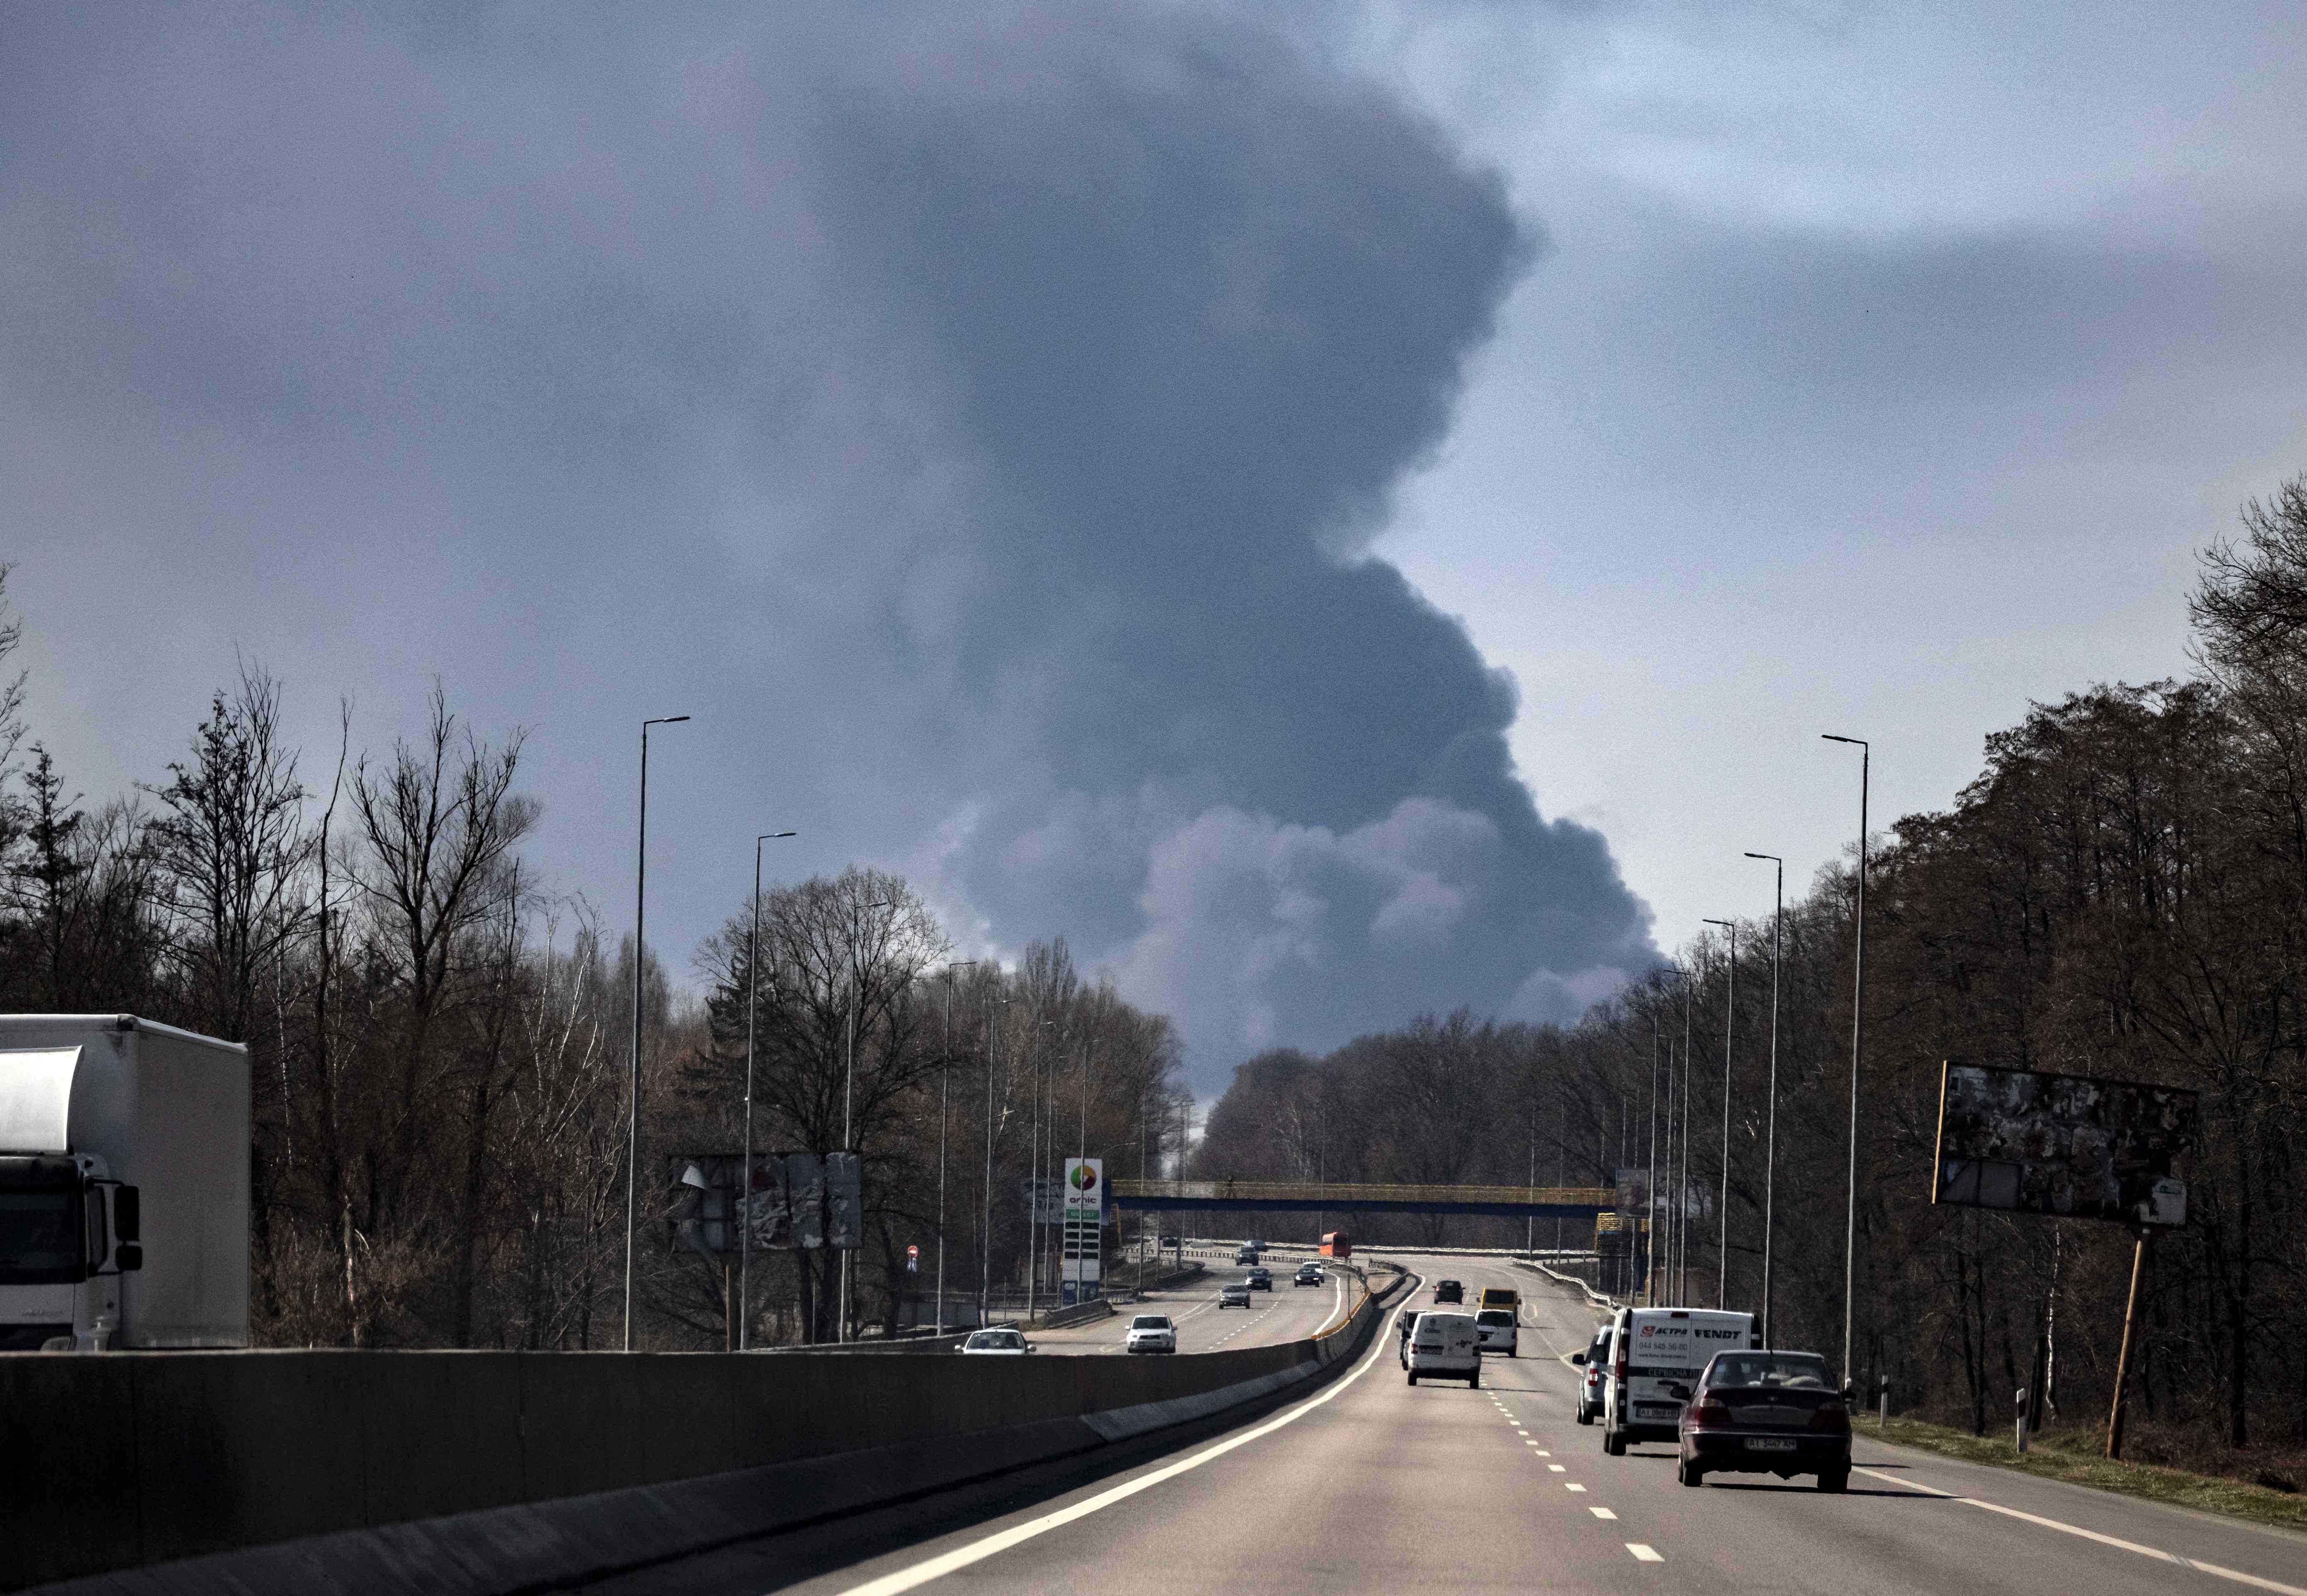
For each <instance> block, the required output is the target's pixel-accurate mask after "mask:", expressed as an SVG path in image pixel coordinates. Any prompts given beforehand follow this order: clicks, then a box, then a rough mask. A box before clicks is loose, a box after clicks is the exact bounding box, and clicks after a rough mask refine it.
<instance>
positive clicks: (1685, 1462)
mask: <svg viewBox="0 0 2307 1596" xmlns="http://www.w3.org/2000/svg"><path fill="white" fill-rule="evenodd" d="M1678 1439H1679V1441H1680V1443H1681V1450H1682V1457H1681V1461H1680V1463H1679V1464H1677V1468H1676V1472H1675V1478H1676V1479H1677V1480H1679V1481H1682V1482H1683V1483H1684V1484H1685V1485H1703V1484H1704V1483H1705V1482H1706V1476H1707V1475H1709V1474H1776V1475H1777V1476H1779V1478H1780V1479H1781V1480H1791V1479H1793V1478H1794V1477H1795V1476H1796V1475H1797V1474H1816V1475H1817V1476H1818V1488H1819V1489H1821V1490H1838V1491H1839V1490H1848V1489H1849V1488H1850V1405H1849V1402H1848V1397H1847V1395H1846V1394H1845V1393H1843V1392H1840V1391H1838V1390H1836V1389H1835V1388H1834V1386H1833V1383H1832V1379H1831V1376H1830V1375H1829V1374H1828V1371H1827V1367H1826V1360H1825V1359H1824V1358H1822V1357H1821V1356H1820V1355H1819V1354H1818V1353H1776V1352H1751V1351H1749V1352H1735V1353H1716V1354H1715V1355H1714V1357H1713V1358H1712V1359H1711V1361H1709V1362H1708V1363H1707V1365H1706V1367H1705V1370H1703V1372H1702V1374H1701V1375H1700V1377H1699V1380H1698V1385H1697V1387H1696V1398H1695V1400H1694V1401H1693V1402H1692V1403H1691V1404H1690V1406H1689V1408H1688V1409H1687V1411H1685V1413H1684V1414H1683V1416H1682V1423H1681V1428H1680V1434H1679V1436H1678Z"/></svg>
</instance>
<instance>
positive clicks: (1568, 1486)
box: [1562, 1480, 1586, 1490]
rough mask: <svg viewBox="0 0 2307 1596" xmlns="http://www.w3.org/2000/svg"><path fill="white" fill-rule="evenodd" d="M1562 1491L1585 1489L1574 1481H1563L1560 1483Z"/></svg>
mask: <svg viewBox="0 0 2307 1596" xmlns="http://www.w3.org/2000/svg"><path fill="white" fill-rule="evenodd" d="M1562 1489H1565V1490H1584V1489H1586V1488H1585V1487H1584V1486H1582V1485H1581V1484H1579V1483H1578V1482H1577V1481H1574V1480H1565V1481H1563V1482H1562Z"/></svg>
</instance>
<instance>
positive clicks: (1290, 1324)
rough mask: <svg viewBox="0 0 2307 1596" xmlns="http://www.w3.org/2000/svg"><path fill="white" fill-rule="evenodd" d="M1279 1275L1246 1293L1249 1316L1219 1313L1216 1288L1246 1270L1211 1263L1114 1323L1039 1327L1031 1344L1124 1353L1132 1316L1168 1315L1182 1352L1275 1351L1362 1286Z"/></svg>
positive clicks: (1286, 1268)
mask: <svg viewBox="0 0 2307 1596" xmlns="http://www.w3.org/2000/svg"><path fill="white" fill-rule="evenodd" d="M1266 1267H1268V1268H1269V1269H1271V1270H1272V1271H1273V1272H1274V1289H1273V1290H1272V1291H1270V1292H1265V1291H1254V1292H1252V1293H1249V1307H1248V1310H1247V1311H1245V1310H1242V1309H1239V1308H1220V1307H1219V1306H1218V1288H1219V1287H1220V1286H1222V1285H1229V1284H1235V1283H1237V1282H1239V1281H1242V1280H1245V1279H1247V1278H1248V1276H1249V1268H1248V1265H1242V1266H1240V1267H1236V1266H1234V1265H1233V1264H1231V1263H1228V1264H1219V1263H1217V1262H1215V1261H1212V1262H1211V1264H1210V1267H1209V1270H1208V1272H1207V1273H1206V1274H1205V1275H1204V1276H1202V1277H1201V1278H1200V1279H1198V1280H1196V1281H1195V1282H1193V1284H1190V1285H1188V1286H1184V1287H1181V1288H1179V1290H1176V1291H1166V1292H1147V1293H1145V1299H1144V1300H1143V1301H1142V1302H1138V1303H1136V1305H1134V1306H1130V1305H1119V1306H1117V1307H1116V1308H1115V1310H1114V1315H1113V1317H1112V1318H1111V1319H1092V1320H1091V1321H1090V1322H1089V1323H1088V1324H1085V1325H1072V1326H1068V1327H1067V1328H1065V1329H1062V1330H1035V1331H1034V1332H1033V1345H1034V1346H1035V1347H1036V1348H1038V1349H1039V1350H1040V1351H1042V1352H1044V1353H1074V1354H1076V1355H1078V1354H1081V1353H1120V1352H1122V1351H1123V1350H1124V1349H1123V1345H1122V1344H1123V1341H1124V1339H1125V1338H1126V1337H1127V1336H1128V1333H1129V1320H1130V1318H1131V1316H1132V1315H1134V1314H1139V1313H1166V1314H1168V1315H1169V1316H1170V1319H1171V1323H1173V1324H1175V1325H1176V1326H1177V1327H1178V1350H1179V1352H1180V1353H1214V1352H1219V1351H1225V1350H1231V1349H1232V1348H1235V1347H1244V1346H1271V1345H1273V1344H1274V1343H1276V1342H1281V1341H1302V1340H1304V1339H1305V1338H1306V1337H1308V1336H1313V1335H1316V1334H1317V1333H1318V1332H1320V1331H1321V1330H1323V1329H1324V1328H1325V1327H1328V1326H1330V1325H1332V1324H1334V1323H1336V1322H1337V1321H1338V1320H1339V1319H1342V1318H1343V1317H1344V1316H1345V1312H1346V1293H1348V1292H1349V1291H1353V1292H1359V1289H1360V1287H1359V1284H1356V1283H1354V1282H1353V1281H1352V1280H1351V1278H1350V1277H1349V1276H1344V1275H1333V1276H1330V1278H1329V1280H1328V1281H1327V1282H1325V1284H1321V1285H1292V1284H1290V1279H1291V1276H1292V1275H1295V1274H1296V1273H1297V1272H1298V1265H1297V1263H1296V1261H1295V1260H1294V1259H1293V1260H1291V1261H1289V1262H1286V1263H1285V1262H1282V1261H1281V1259H1280V1255H1275V1261H1274V1262H1273V1263H1269V1264H1268V1265H1267V1266H1266Z"/></svg>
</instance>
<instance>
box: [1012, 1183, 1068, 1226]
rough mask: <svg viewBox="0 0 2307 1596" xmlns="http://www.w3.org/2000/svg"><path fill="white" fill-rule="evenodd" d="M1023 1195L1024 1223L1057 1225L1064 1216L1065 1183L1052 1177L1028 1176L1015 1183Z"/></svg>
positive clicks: (1061, 1221) (1062, 1220)
mask: <svg viewBox="0 0 2307 1596" xmlns="http://www.w3.org/2000/svg"><path fill="white" fill-rule="evenodd" d="M1017 1188H1018V1190H1019V1191H1022V1192H1024V1193H1025V1214H1026V1222H1027V1223H1028V1224H1031V1225H1059V1224H1062V1223H1063V1222H1064V1220H1065V1216H1066V1203H1065V1195H1064V1193H1065V1182H1062V1181H1059V1179H1057V1178H1056V1177H1055V1176H1054V1175H1042V1176H1028V1177H1026V1178H1025V1180H1022V1181H1020V1182H1017Z"/></svg>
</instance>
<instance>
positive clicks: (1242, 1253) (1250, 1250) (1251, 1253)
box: [1233, 1242, 1257, 1264]
mask: <svg viewBox="0 0 2307 1596" xmlns="http://www.w3.org/2000/svg"><path fill="white" fill-rule="evenodd" d="M1233 1261H1234V1262H1236V1263H1238V1264H1254V1263H1256V1261H1257V1243H1256V1242H1248V1243H1246V1244H1245V1245H1243V1246H1240V1247H1237V1248H1236V1249H1234V1254H1233Z"/></svg>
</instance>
